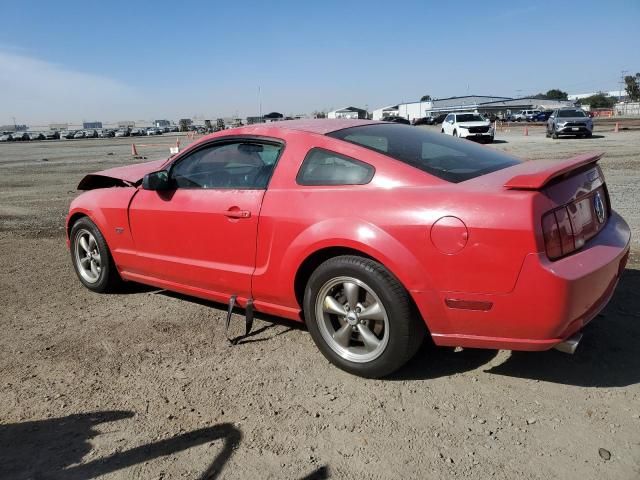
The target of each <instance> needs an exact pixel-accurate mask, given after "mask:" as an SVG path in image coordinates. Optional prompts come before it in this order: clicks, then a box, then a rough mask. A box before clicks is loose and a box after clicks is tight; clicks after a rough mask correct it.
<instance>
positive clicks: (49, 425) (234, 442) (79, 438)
mask: <svg viewBox="0 0 640 480" xmlns="http://www.w3.org/2000/svg"><path fill="white" fill-rule="evenodd" d="M133 416H134V413H133V412H130V411H103V412H93V413H81V414H74V415H68V416H66V417H60V418H51V419H46V420H37V421H30V422H22V423H9V424H3V425H0V478H6V479H12V480H27V479H34V478H37V479H59V480H81V479H87V478H96V477H99V476H101V475H105V474H108V473H111V472H115V471H118V470H121V469H124V468H128V467H131V466H133V465H136V464H140V463H144V462H148V461H150V460H153V459H155V458H158V457H162V456H166V455H171V454H174V453H177V452H181V451H183V450H186V449H189V448H191V447H195V446H197V445H203V444H206V443H209V442H214V441H217V440H221V441H222V449H221V450H220V451H219V453H218V454H217V455H216V457H215V458H214V459H213V460H212V461H211V463H210V464H209V466H208V467H207V469H206V470H205V471H204V472H203V473H202V474H201V475H200V476H199V477H198V478H199V479H201V480H205V479H206V480H213V479H216V478H218V477H219V476H220V473H221V472H222V470H223V468H224V466H225V464H226V463H227V461H228V460H229V459H230V458H231V455H232V454H233V452H234V450H236V449H237V447H238V446H239V444H240V441H241V440H242V432H241V431H240V430H239V429H238V428H237V427H235V426H234V425H232V424H230V423H221V424H218V425H214V426H211V427H205V428H200V429H198V430H193V431H191V432H187V433H183V434H180V435H176V436H174V437H171V438H167V439H164V440H159V441H157V442H151V443H148V444H146V445H142V446H139V447H134V448H131V449H129V450H123V451H116V452H115V453H112V454H111V455H108V456H106V457H100V458H96V459H95V460H90V461H88V462H86V463H80V462H82V460H83V458H84V457H85V456H86V455H87V454H88V453H89V452H90V451H91V450H92V446H91V442H90V440H91V439H92V438H94V437H96V436H98V435H99V434H100V432H99V431H98V430H97V429H96V428H95V427H96V426H97V425H99V424H101V423H107V422H115V421H118V420H122V419H125V418H131V417H133ZM329 473H330V472H329V469H328V467H327V466H321V467H319V468H317V469H316V470H314V471H313V472H311V473H310V474H309V475H307V476H305V477H304V479H325V478H329Z"/></svg>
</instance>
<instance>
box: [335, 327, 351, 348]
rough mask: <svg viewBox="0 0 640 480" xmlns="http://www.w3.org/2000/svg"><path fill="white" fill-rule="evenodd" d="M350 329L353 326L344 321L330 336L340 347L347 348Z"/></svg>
mask: <svg viewBox="0 0 640 480" xmlns="http://www.w3.org/2000/svg"><path fill="white" fill-rule="evenodd" d="M352 331H353V327H351V325H349V324H348V323H345V324H344V325H343V326H342V327H341V328H340V329H339V330H336V331H335V332H334V334H333V335H332V336H333V339H334V340H335V341H336V343H337V344H338V345H340V346H341V347H342V348H347V347H348V346H349V340H350V339H351V332H352Z"/></svg>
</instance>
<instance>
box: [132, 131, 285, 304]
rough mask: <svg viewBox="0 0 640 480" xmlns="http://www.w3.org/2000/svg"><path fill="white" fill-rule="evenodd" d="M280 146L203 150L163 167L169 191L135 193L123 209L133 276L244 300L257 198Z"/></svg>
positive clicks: (245, 144)
mask: <svg viewBox="0 0 640 480" xmlns="http://www.w3.org/2000/svg"><path fill="white" fill-rule="evenodd" d="M282 148H283V145H282V144H281V143H279V142H276V141H264V140H256V139H234V140H226V141H224V140H223V141H217V142H215V143H210V144H206V145H203V146H202V147H200V148H198V149H196V150H194V151H193V152H190V153H188V154H186V155H185V156H183V157H180V158H178V159H177V160H176V161H175V162H174V163H173V164H172V165H171V166H170V168H169V169H168V175H169V182H170V185H171V188H170V190H166V191H154V190H143V189H140V190H139V191H138V192H137V194H136V195H135V197H134V198H133V200H132V202H131V205H130V208H129V219H130V227H131V233H132V236H133V240H134V244H135V248H136V253H137V257H138V262H137V264H138V271H137V272H134V273H137V274H138V275H142V276H144V277H150V278H152V279H154V278H155V279H158V280H160V282H155V283H156V284H162V285H163V286H164V285H167V286H169V288H170V287H171V284H177V285H183V286H188V287H190V288H191V289H192V290H193V289H195V290H197V291H206V292H207V293H209V294H210V295H212V296H214V297H219V298H220V299H221V300H224V299H227V298H228V297H229V296H230V295H238V297H241V298H250V296H251V276H252V274H253V270H254V267H255V253H256V240H257V239H256V235H257V227H258V218H259V215H260V208H261V205H262V198H263V196H264V193H265V191H266V187H267V184H268V182H269V179H270V178H271V174H272V172H273V169H274V168H275V164H276V162H277V159H278V158H279V156H280V153H281V151H282ZM147 280H148V279H147ZM167 282H169V284H167Z"/></svg>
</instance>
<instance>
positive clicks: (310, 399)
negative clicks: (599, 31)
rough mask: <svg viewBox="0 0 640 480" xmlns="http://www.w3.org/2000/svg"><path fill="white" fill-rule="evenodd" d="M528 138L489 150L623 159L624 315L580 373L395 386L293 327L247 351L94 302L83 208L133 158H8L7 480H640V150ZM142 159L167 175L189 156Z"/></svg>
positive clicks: (156, 152) (428, 375) (603, 334)
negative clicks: (332, 357) (72, 231)
mask: <svg viewBox="0 0 640 480" xmlns="http://www.w3.org/2000/svg"><path fill="white" fill-rule="evenodd" d="M522 129H523V128H522V127H521V126H517V127H512V128H511V130H510V131H508V132H499V133H498V136H497V138H498V139H499V140H500V141H501V142H500V143H496V144H494V145H493V146H487V148H499V149H502V150H506V151H509V152H512V153H515V154H517V155H520V156H524V157H528V158H531V159H539V158H564V157H568V156H572V155H574V154H577V153H581V152H587V151H594V150H595V151H605V152H606V157H605V158H604V159H603V160H602V162H601V165H602V167H603V170H604V172H605V176H606V179H607V183H608V185H609V189H610V192H611V196H612V202H613V206H614V208H615V209H617V210H618V211H619V212H620V213H621V214H622V215H623V216H624V217H625V218H626V219H627V221H628V222H629V223H630V225H631V226H632V229H633V234H634V240H633V249H632V256H631V260H630V263H629V266H628V267H627V270H626V272H625V273H624V277H623V280H622V282H621V284H620V286H619V288H618V290H617V293H616V295H615V297H614V299H613V300H612V302H611V303H610V304H609V306H608V307H607V308H606V310H605V311H604V312H603V314H602V315H601V316H600V317H599V318H597V319H596V320H595V321H594V322H592V323H591V324H590V325H589V326H588V327H587V328H586V331H585V337H584V339H583V342H582V344H581V345H580V347H579V349H578V351H577V353H576V354H575V355H573V356H568V355H565V354H561V353H559V352H556V351H549V352H542V353H519V352H515V353H511V352H509V351H492V350H473V349H465V350H461V349H457V350H456V349H446V348H434V347H431V346H429V345H425V346H424V348H423V349H422V350H421V351H420V352H419V354H418V355H417V357H416V358H415V359H414V360H413V361H411V362H410V364H409V365H407V366H406V367H405V368H404V369H402V370H401V371H400V372H398V374H396V375H395V376H393V377H392V378H388V379H384V380H364V379H361V378H357V377H353V376H350V375H348V374H346V373H343V372H341V371H340V370H337V369H336V368H334V367H333V366H331V365H330V364H329V363H328V362H327V361H326V360H325V359H324V358H323V357H322V355H321V354H320V353H319V352H318V351H317V349H316V348H315V346H314V345H313V342H312V341H311V338H310V337H309V335H308V333H307V332H306V330H305V329H304V328H302V327H301V326H300V325H297V324H292V323H289V322H286V321H284V320H282V319H278V318H272V317H265V316H260V317H259V319H258V320H257V321H256V324H255V326H254V333H253V334H252V336H251V337H249V338H247V339H245V340H244V341H242V342H241V343H240V344H239V345H236V346H229V345H228V344H227V342H226V341H225V332H224V326H223V319H224V306H221V305H216V304H212V303H209V302H204V301H200V300H196V299H190V298H187V297H184V296H181V295H176V294H172V293H168V292H165V291H158V290H154V289H150V288H146V287H142V286H135V285H131V286H130V288H128V289H127V291H125V292H123V293H121V294H118V295H98V294H93V293H91V292H89V291H88V290H86V289H84V288H82V287H81V285H80V283H79V282H78V280H77V279H76V277H75V274H74V272H73V269H72V266H71V263H70V258H69V253H68V251H67V249H66V246H65V242H64V235H63V221H64V216H65V213H66V210H67V208H68V204H69V202H70V200H71V199H72V198H73V197H74V196H76V195H77V191H75V186H76V185H77V183H78V181H79V180H80V178H81V177H82V176H83V175H84V173H86V172H90V171H95V170H98V169H104V168H108V167H111V166H116V165H123V164H127V163H131V162H132V159H131V156H130V149H131V145H130V144H131V141H132V140H131V139H106V140H99V139H96V140H77V141H51V142H31V143H25V144H0V193H1V196H0V329H1V331H2V335H1V336H0V372H1V376H0V398H1V399H2V402H0V478H3V479H4V478H8V479H28V478H62V479H81V478H92V477H97V476H102V477H101V478H109V479H130V478H140V479H162V478H165V479H169V478H232V479H247V478H346V479H361V478H452V477H458V478H504V479H513V478H518V479H549V478H559V479H580V480H586V479H604V478H606V479H625V480H627V479H635V478H640V387H639V382H640V355H638V344H639V343H640V322H639V317H640V296H639V295H638V292H639V291H640V268H639V267H640V255H638V254H639V252H640V245H639V243H638V241H639V238H640V236H639V235H638V234H639V230H640V214H639V210H640V209H638V206H637V203H638V201H639V200H640V192H639V188H640V187H639V186H638V185H639V179H640V173H639V172H640V158H639V155H638V152H640V131H622V132H620V133H613V132H610V131H606V132H603V133H602V134H601V136H600V135H597V136H596V137H594V138H593V139H590V140H573V139H561V140H557V141H554V140H551V139H546V138H544V134H543V131H542V130H541V129H540V128H539V127H532V128H529V135H528V136H526V137H525V136H524V135H523V131H522ZM135 141H136V142H138V143H140V144H144V145H151V146H144V147H142V146H141V147H139V148H138V151H139V152H140V153H141V154H143V155H146V156H147V157H148V159H149V160H153V159H159V158H163V157H166V155H167V153H168V148H169V147H168V144H169V143H173V142H174V141H175V138H174V137H172V136H168V135H165V136H163V137H156V138H141V139H136V140H135ZM185 143H186V139H185V138H184V137H182V144H183V145H185ZM236 318H237V319H238V320H241V317H240V316H237V317H236ZM237 326H238V328H240V326H241V322H240V321H238V322H237Z"/></svg>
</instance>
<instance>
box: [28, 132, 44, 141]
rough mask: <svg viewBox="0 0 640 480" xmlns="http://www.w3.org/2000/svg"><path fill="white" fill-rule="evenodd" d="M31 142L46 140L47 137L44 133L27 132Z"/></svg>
mask: <svg viewBox="0 0 640 480" xmlns="http://www.w3.org/2000/svg"><path fill="white" fill-rule="evenodd" d="M27 135H28V136H29V140H44V139H45V136H44V133H42V132H27Z"/></svg>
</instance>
